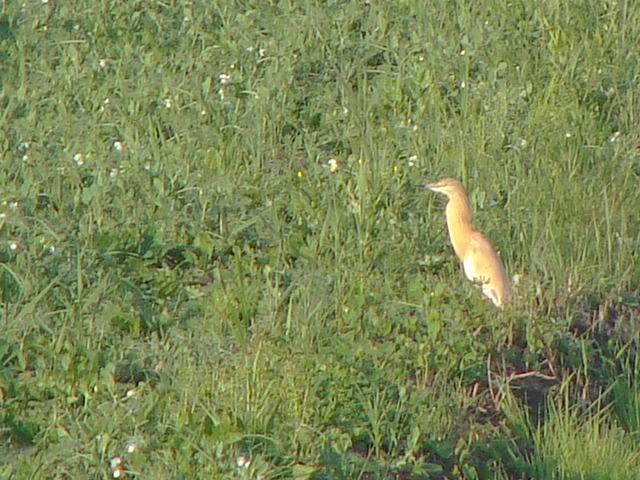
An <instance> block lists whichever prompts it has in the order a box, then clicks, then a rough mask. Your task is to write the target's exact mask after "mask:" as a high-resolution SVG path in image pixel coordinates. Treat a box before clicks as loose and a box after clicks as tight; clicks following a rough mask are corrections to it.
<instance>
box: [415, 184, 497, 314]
mask: <svg viewBox="0 0 640 480" xmlns="http://www.w3.org/2000/svg"><path fill="white" fill-rule="evenodd" d="M426 187H427V188H428V189H429V190H432V191H434V192H437V193H441V194H443V195H445V196H446V197H447V200H448V201H447V206H446V208H445V215H446V217H447V228H448V230H449V238H450V239H451V243H452V245H453V250H454V251H455V253H456V255H457V257H458V259H460V262H461V263H462V268H463V270H464V274H465V275H466V277H467V278H468V279H469V280H471V281H472V282H475V283H480V284H481V288H482V293H484V294H485V295H486V296H487V297H489V299H490V300H491V301H492V302H493V304H494V305H495V306H497V307H502V306H503V305H504V303H505V302H506V301H507V300H508V298H509V295H510V287H509V281H508V280H507V275H506V273H505V269H504V265H503V264H502V260H500V257H499V256H498V253H497V252H496V250H495V248H493V245H491V242H490V241H489V239H488V238H487V237H485V236H484V235H483V234H482V233H481V232H479V231H478V230H476V229H475V228H474V227H473V224H472V223H471V205H470V203H469V196H468V195H467V191H466V190H465V188H464V185H462V183H460V182H459V181H458V180H456V179H455V178H442V179H440V180H438V181H437V182H435V183H429V184H427V185H426Z"/></svg>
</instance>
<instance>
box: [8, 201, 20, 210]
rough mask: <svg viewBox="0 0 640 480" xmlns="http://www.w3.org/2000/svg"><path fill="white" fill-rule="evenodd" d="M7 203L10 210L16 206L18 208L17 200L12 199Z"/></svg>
mask: <svg viewBox="0 0 640 480" xmlns="http://www.w3.org/2000/svg"><path fill="white" fill-rule="evenodd" d="M7 205H9V208H10V209H11V210H15V209H16V208H18V201H17V200H12V201H10V202H9V203H8V204H7Z"/></svg>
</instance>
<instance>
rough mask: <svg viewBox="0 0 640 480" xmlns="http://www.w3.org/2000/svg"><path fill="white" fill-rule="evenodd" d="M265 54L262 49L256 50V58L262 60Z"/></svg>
mask: <svg viewBox="0 0 640 480" xmlns="http://www.w3.org/2000/svg"><path fill="white" fill-rule="evenodd" d="M266 54H267V51H266V50H265V49H264V48H261V49H259V50H258V56H259V57H260V58H263V57H264V56H265V55H266Z"/></svg>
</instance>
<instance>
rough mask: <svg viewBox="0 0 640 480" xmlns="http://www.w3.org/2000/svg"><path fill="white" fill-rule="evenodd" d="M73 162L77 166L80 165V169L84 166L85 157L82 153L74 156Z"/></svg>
mask: <svg viewBox="0 0 640 480" xmlns="http://www.w3.org/2000/svg"><path fill="white" fill-rule="evenodd" d="M73 161H74V162H76V165H78V166H79V167H80V166H82V165H84V155H82V154H81V153H76V154H75V155H74V156H73Z"/></svg>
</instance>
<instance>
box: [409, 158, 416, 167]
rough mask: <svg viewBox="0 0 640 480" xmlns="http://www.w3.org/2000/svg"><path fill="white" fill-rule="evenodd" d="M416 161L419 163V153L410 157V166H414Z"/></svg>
mask: <svg viewBox="0 0 640 480" xmlns="http://www.w3.org/2000/svg"><path fill="white" fill-rule="evenodd" d="M416 163H418V155H411V156H410V157H409V166H410V167H413V166H414V165H415V164H416Z"/></svg>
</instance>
